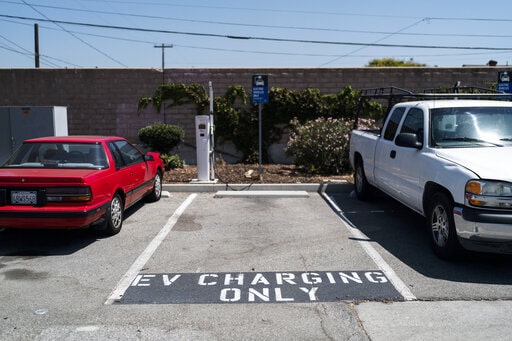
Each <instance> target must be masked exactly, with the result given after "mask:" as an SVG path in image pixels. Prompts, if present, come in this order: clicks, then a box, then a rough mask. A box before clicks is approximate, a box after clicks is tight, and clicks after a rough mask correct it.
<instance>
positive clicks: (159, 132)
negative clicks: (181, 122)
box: [138, 123, 185, 154]
mask: <svg viewBox="0 0 512 341" xmlns="http://www.w3.org/2000/svg"><path fill="white" fill-rule="evenodd" d="M138 137H139V140H140V141H141V142H142V143H143V144H144V145H145V146H147V147H149V148H151V150H153V151H157V152H160V153H162V154H169V152H170V151H171V150H172V149H173V148H174V147H176V146H177V145H178V144H179V143H180V142H182V141H183V139H184V137H185V132H184V131H183V129H182V128H180V127H178V126H175V125H171V124H165V123H157V124H155V125H152V126H147V127H144V128H142V129H140V130H139V133H138Z"/></svg>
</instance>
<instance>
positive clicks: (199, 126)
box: [191, 82, 217, 183]
mask: <svg viewBox="0 0 512 341" xmlns="http://www.w3.org/2000/svg"><path fill="white" fill-rule="evenodd" d="M208 86H209V90H210V91H209V92H210V114H209V115H197V116H196V119H195V124H196V156H197V179H193V180H192V181H191V182H194V183H216V182H217V179H215V172H214V162H215V155H214V152H213V151H214V138H213V132H214V125H213V87H212V82H209V83H208Z"/></svg>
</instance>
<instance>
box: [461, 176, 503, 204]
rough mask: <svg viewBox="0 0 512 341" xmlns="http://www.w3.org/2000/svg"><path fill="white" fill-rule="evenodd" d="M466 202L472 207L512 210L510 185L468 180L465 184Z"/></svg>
mask: <svg viewBox="0 0 512 341" xmlns="http://www.w3.org/2000/svg"><path fill="white" fill-rule="evenodd" d="M466 202H467V203H468V204H470V205H472V206H484V207H494V208H512V183H508V182H503V181H492V180H470V181H468V183H467V184H466Z"/></svg>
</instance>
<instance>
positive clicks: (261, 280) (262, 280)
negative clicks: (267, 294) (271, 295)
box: [251, 273, 270, 285]
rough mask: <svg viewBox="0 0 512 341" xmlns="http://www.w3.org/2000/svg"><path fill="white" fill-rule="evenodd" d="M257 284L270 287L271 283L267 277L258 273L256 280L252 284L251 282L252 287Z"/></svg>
mask: <svg viewBox="0 0 512 341" xmlns="http://www.w3.org/2000/svg"><path fill="white" fill-rule="evenodd" d="M256 284H265V285H269V284H270V282H269V281H268V280H267V279H266V278H265V276H263V275H262V274H260V273H257V274H256V275H255V276H254V278H253V279H252V282H251V285H256Z"/></svg>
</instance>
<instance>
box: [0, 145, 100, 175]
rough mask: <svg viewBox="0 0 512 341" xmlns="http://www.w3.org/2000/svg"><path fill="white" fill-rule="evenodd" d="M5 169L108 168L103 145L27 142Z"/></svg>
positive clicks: (5, 165)
mask: <svg viewBox="0 0 512 341" xmlns="http://www.w3.org/2000/svg"><path fill="white" fill-rule="evenodd" d="M3 167H17V168H20V167H21V168H40V167H54V168H57V167H58V168H88V169H91V168H94V169H98V168H100V169H101V168H107V167H108V161H107V156H106V155H105V151H104V150H103V147H102V145H101V144H96V143H77V142H26V143H23V144H22V145H21V147H20V148H19V149H18V150H17V151H16V152H15V153H14V154H13V155H12V156H11V158H10V159H9V160H8V161H7V162H6V163H5V164H4V165H3Z"/></svg>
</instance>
